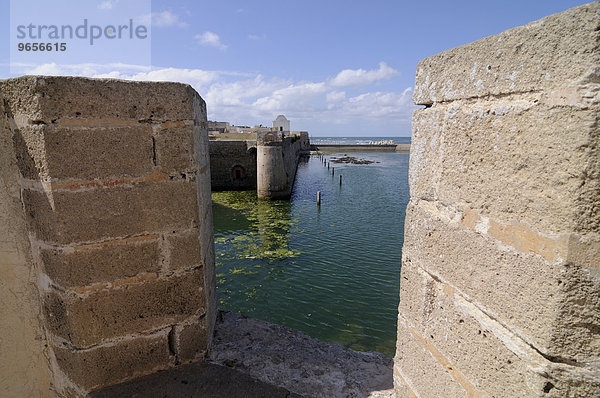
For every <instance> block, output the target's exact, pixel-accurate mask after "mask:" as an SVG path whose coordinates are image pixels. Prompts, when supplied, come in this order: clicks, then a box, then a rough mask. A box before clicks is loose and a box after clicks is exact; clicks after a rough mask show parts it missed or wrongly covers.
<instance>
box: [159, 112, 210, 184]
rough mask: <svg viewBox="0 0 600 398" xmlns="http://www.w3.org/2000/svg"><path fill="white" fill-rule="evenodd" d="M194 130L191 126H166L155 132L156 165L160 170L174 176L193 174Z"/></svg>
mask: <svg viewBox="0 0 600 398" xmlns="http://www.w3.org/2000/svg"><path fill="white" fill-rule="evenodd" d="M164 125H165V124H163V126H164ZM194 130H195V129H194V126H193V124H188V125H172V126H169V125H168V124H167V125H166V127H161V128H160V129H158V130H157V132H156V134H155V140H156V163H157V166H158V167H159V168H160V170H162V171H163V172H165V173H167V174H175V175H178V174H189V173H193V171H194V167H195V164H194V137H193V134H194ZM198 133H200V132H198Z"/></svg>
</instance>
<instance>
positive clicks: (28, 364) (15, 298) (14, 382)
mask: <svg viewBox="0 0 600 398" xmlns="http://www.w3.org/2000/svg"><path fill="white" fill-rule="evenodd" d="M5 112H6V110H5V108H4V98H3V95H2V90H1V89H0V209H1V210H0V396H2V397H41V396H45V395H46V394H47V392H48V389H49V385H50V372H49V370H48V367H47V365H46V364H47V355H46V354H47V351H46V349H45V348H44V344H45V343H46V339H45V336H44V333H43V322H42V315H41V313H40V300H39V294H38V288H37V286H36V284H35V282H36V281H35V279H34V277H33V276H34V275H35V268H34V262H33V256H32V251H31V247H30V243H29V239H28V236H27V224H26V222H25V218H24V214H23V208H22V204H21V201H20V189H19V182H18V181H19V170H18V167H17V159H16V153H15V150H14V145H13V132H12V130H11V129H10V127H9V120H8V118H7V115H6V113H5Z"/></svg>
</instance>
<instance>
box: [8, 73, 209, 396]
mask: <svg viewBox="0 0 600 398" xmlns="http://www.w3.org/2000/svg"><path fill="white" fill-rule="evenodd" d="M0 92H1V93H2V95H3V101H0V105H2V112H1V114H0V117H1V118H0V122H1V123H2V124H1V125H0V127H1V128H2V130H1V133H2V137H1V138H2V141H1V142H0V143H1V145H2V146H1V149H2V152H1V153H0V159H1V161H2V169H1V171H2V173H3V174H2V179H3V185H2V186H3V187H5V188H3V189H4V190H2V191H1V192H0V200H1V201H2V203H3V204H4V203H6V206H8V208H9V211H8V212H7V216H6V217H8V218H6V217H5V216H4V215H3V216H2V218H1V219H0V227H2V231H3V236H7V239H6V240H7V242H6V244H4V243H3V245H4V246H0V254H1V253H6V255H7V256H12V257H11V258H12V260H11V262H9V263H8V265H9V268H8V271H5V270H4V268H2V272H3V274H2V284H10V286H8V287H9V290H12V289H15V290H14V291H18V292H19V294H20V295H21V297H17V296H15V297H14V298H13V297H6V300H7V301H4V303H8V307H9V308H4V307H6V306H5V305H3V311H6V312H7V313H6V314H4V313H3V315H6V316H2V320H1V321H0V322H1V329H2V332H3V336H5V335H8V336H12V334H11V333H8V332H6V331H9V330H10V329H11V328H15V326H13V325H12V324H14V325H16V328H15V329H16V331H17V332H18V333H20V334H21V335H22V336H13V338H11V339H10V341H11V342H12V343H11V344H13V345H15V346H19V347H28V348H27V349H26V350H24V351H23V352H22V353H18V352H16V351H14V350H10V351H8V350H6V351H5V346H6V340H4V339H3V340H2V352H3V354H4V353H5V352H10V355H9V356H4V355H3V356H2V357H1V359H0V366H2V369H4V367H6V368H8V367H9V366H10V365H9V363H8V362H7V361H14V362H15V364H16V366H14V367H12V368H13V370H11V371H7V372H6V373H4V372H2V375H3V376H2V377H4V375H5V374H6V375H7V376H14V380H12V381H10V382H8V383H2V385H3V386H4V385H8V387H6V388H8V390H6V391H0V395H2V393H3V392H7V393H8V394H9V395H12V394H13V393H15V394H16V395H21V396H47V395H48V392H49V391H51V392H52V393H53V394H56V395H58V396H65V397H70V396H83V395H86V394H87V393H88V392H89V391H93V390H97V389H100V388H103V387H106V386H109V385H112V384H116V383H119V382H122V381H123V380H127V379H131V378H133V377H138V376H142V375H145V374H149V373H153V372H156V371H157V370H160V369H166V368H168V367H172V366H174V365H177V364H180V363H186V362H190V361H194V360H197V359H200V358H202V357H204V355H205V354H206V353H207V352H208V349H209V347H210V344H211V336H212V334H213V333H212V331H213V328H214V320H215V311H216V304H215V291H214V286H215V283H214V247H213V237H212V211H211V200H210V167H209V157H208V136H207V131H206V106H205V104H204V101H203V100H202V99H201V98H200V97H199V96H198V94H197V93H196V92H195V91H194V90H193V89H192V88H191V87H190V86H188V85H184V84H179V83H142V82H125V81H116V80H95V79H84V78H71V77H40V76H26V77H22V78H17V79H9V80H4V81H0ZM7 232H10V234H9V235H6V233H7ZM4 273H6V275H5V274H4ZM2 292H3V293H2V294H4V292H5V290H4V289H2ZM15 299H18V300H19V301H21V302H22V303H23V304H24V305H23V304H17V303H14V304H11V303H12V302H13V301H14V300H15ZM22 307H23V310H22V311H20V313H19V314H17V313H13V312H12V311H13V309H14V310H16V309H17V308H22ZM25 369H31V371H28V372H25ZM3 388H5V387H3ZM17 392H22V394H17Z"/></svg>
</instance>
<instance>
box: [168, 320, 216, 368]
mask: <svg viewBox="0 0 600 398" xmlns="http://www.w3.org/2000/svg"><path fill="white" fill-rule="evenodd" d="M172 333H173V337H172V339H173V341H172V346H173V348H174V351H175V355H176V357H177V361H178V363H189V362H192V361H197V360H199V359H201V358H203V357H204V356H205V355H206V354H207V352H208V342H209V339H208V338H207V335H206V334H207V325H206V317H202V318H200V319H198V320H195V321H193V322H192V323H186V324H183V325H177V326H175V327H174V330H173V332H172Z"/></svg>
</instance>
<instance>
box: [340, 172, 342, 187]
mask: <svg viewBox="0 0 600 398" xmlns="http://www.w3.org/2000/svg"><path fill="white" fill-rule="evenodd" d="M341 186H342V175H341V174H340V187H341Z"/></svg>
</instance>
